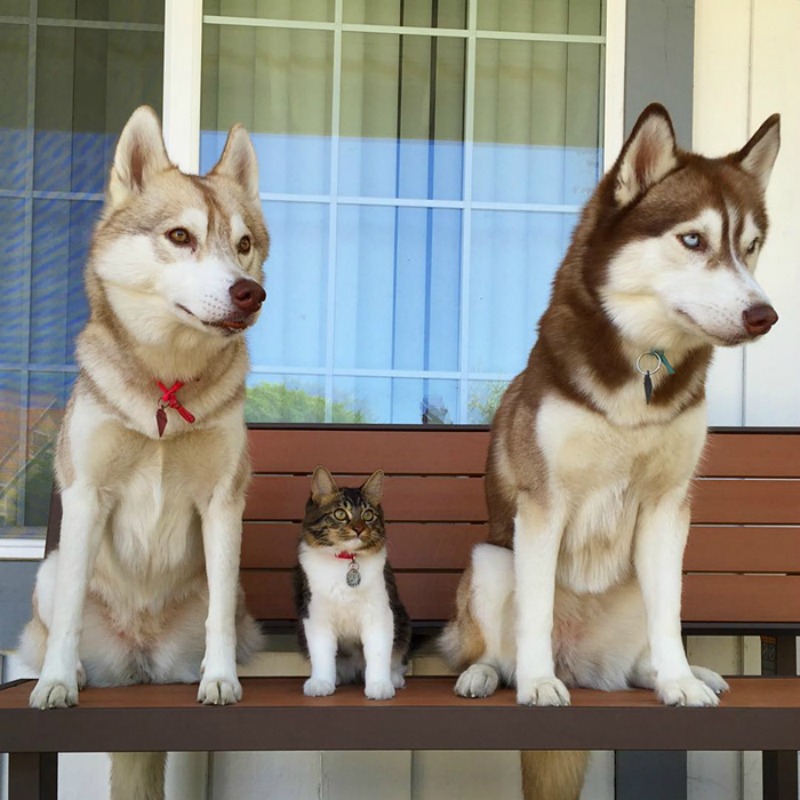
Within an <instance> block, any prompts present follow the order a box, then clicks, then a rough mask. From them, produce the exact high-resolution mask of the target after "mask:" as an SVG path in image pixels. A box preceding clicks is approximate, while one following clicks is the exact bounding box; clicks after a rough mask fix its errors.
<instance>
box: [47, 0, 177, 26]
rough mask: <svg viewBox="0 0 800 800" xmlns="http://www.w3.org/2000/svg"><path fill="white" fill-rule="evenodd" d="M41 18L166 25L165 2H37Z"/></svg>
mask: <svg viewBox="0 0 800 800" xmlns="http://www.w3.org/2000/svg"><path fill="white" fill-rule="evenodd" d="M37 13H38V16H39V17H40V18H47V17H51V18H56V19H81V20H92V21H96V22H136V23H151V24H155V25H161V24H163V23H164V0H136V2H131V0H38V8H37Z"/></svg>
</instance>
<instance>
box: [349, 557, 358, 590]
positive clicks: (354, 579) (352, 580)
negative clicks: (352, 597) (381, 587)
mask: <svg viewBox="0 0 800 800" xmlns="http://www.w3.org/2000/svg"><path fill="white" fill-rule="evenodd" d="M346 580H347V585H348V586H352V587H353V588H355V587H356V586H358V585H359V584H360V583H361V573H360V572H359V571H358V562H357V561H356V560H355V559H353V560H352V561H351V562H350V567H349V569H348V570H347V576H346Z"/></svg>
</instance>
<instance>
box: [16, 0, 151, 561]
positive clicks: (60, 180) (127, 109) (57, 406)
mask: <svg viewBox="0 0 800 800" xmlns="http://www.w3.org/2000/svg"><path fill="white" fill-rule="evenodd" d="M0 9H1V10H0V65H2V67H1V68H0V73H2V75H3V81H4V87H5V88H4V91H5V94H4V99H3V103H2V104H0V226H2V229H3V231H4V234H5V237H6V246H5V247H4V248H3V250H2V252H0V296H1V297H2V317H3V321H4V324H3V325H2V326H0V408H2V412H1V413H2V416H1V417H0V534H2V535H3V536H6V537H8V536H13V537H22V538H24V537H27V536H36V537H39V536H41V534H42V526H43V525H45V524H46V521H47V508H48V502H47V501H48V497H49V493H50V486H51V483H52V477H51V475H52V454H53V447H54V440H55V433H56V431H57V429H58V426H59V424H60V422H61V418H62V415H63V410H64V406H65V403H66V399H67V397H68V395H69V391H70V389H71V386H72V382H73V380H74V377H75V363H74V358H73V350H74V340H75V336H76V334H77V333H78V332H79V331H80V329H81V327H82V326H83V324H84V322H85V320H86V313H87V308H86V302H85V300H84V296H83V277H82V276H83V266H84V263H85V260H86V255H87V249H88V244H89V237H90V234H91V230H92V226H93V224H94V221H95V219H96V216H97V213H98V211H99V209H100V205H101V203H102V199H103V190H104V184H105V180H106V176H107V174H108V168H109V166H110V159H111V157H112V155H113V149H114V145H115V142H116V138H117V136H118V134H119V130H120V128H121V126H122V125H124V123H125V121H126V119H127V118H128V115H129V114H130V113H131V111H132V110H133V109H134V108H135V107H136V106H137V105H139V104H140V103H145V102H146V103H150V104H151V105H153V106H155V107H156V108H160V106H161V93H162V62H163V48H164V24H163V22H164V12H163V4H162V3H161V2H157V1H156V0H147V2H140V3H127V2H124V0H116V1H115V0H109V1H108V2H99V1H98V0H76V1H75V2H64V1H63V0H38V2H36V0H34V2H29V1H28V0H0ZM4 552H7V551H6V550H4ZM18 552H19V553H20V554H22V553H24V552H26V551H25V550H24V549H22V550H20V551H18Z"/></svg>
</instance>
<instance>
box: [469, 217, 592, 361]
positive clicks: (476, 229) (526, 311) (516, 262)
mask: <svg viewBox="0 0 800 800" xmlns="http://www.w3.org/2000/svg"><path fill="white" fill-rule="evenodd" d="M575 222H576V217H575V215H573V214H545V213H541V212H516V211H481V212H476V213H474V214H473V216H472V263H471V271H470V300H469V319H470V336H469V342H470V348H469V371H470V373H471V374H475V373H498V372H505V373H508V374H511V375H513V374H515V373H517V372H519V371H520V370H521V369H522V368H523V367H524V366H525V362H526V361H527V358H528V352H529V350H530V348H531V345H532V344H533V341H534V339H535V338H536V337H535V328H536V323H537V321H538V319H539V317H540V316H541V315H542V312H543V311H544V309H545V307H546V306H547V302H548V300H549V299H550V283H551V281H552V279H553V274H554V273H555V271H556V268H557V267H558V264H559V262H560V261H561V258H562V256H563V254H564V252H565V251H566V249H567V246H568V244H569V238H570V235H571V234H572V228H573V227H574V225H575ZM499 265H502V268H498V267H499Z"/></svg>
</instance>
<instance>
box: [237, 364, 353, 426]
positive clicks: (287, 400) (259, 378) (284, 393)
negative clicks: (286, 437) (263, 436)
mask: <svg viewBox="0 0 800 800" xmlns="http://www.w3.org/2000/svg"><path fill="white" fill-rule="evenodd" d="M343 411H344V409H343V408H342V409H340V412H343ZM244 413H245V418H246V419H247V421H248V422H325V420H326V416H325V414H326V409H325V379H324V378H321V377H315V376H311V375H308V376H303V377H294V376H287V375H269V374H265V373H261V372H254V373H253V374H252V375H251V376H250V378H249V380H248V381H247V400H246V402H245V410H244ZM347 421H356V422H358V421H360V420H347Z"/></svg>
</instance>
